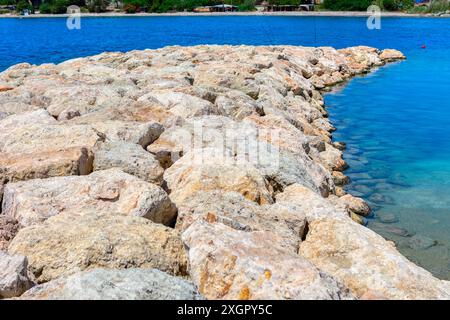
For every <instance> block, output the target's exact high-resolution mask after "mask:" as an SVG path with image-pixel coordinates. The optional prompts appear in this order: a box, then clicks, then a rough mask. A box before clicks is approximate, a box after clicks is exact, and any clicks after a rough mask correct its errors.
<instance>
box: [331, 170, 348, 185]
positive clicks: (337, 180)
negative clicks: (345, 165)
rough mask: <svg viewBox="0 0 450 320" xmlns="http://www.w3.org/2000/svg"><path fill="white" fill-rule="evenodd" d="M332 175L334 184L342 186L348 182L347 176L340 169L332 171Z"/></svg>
mask: <svg viewBox="0 0 450 320" xmlns="http://www.w3.org/2000/svg"><path fill="white" fill-rule="evenodd" d="M332 175H333V181H334V184H335V185H337V186H343V185H345V184H347V183H349V182H350V179H349V177H347V176H346V175H345V174H343V173H342V172H340V171H333V173H332Z"/></svg>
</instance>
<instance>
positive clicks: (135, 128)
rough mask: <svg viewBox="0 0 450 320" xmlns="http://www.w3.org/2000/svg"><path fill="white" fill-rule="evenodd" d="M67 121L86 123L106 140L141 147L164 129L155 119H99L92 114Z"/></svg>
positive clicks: (146, 144)
mask: <svg viewBox="0 0 450 320" xmlns="http://www.w3.org/2000/svg"><path fill="white" fill-rule="evenodd" d="M67 123H70V124H88V125H90V126H91V127H92V128H94V129H95V130H97V131H99V132H101V133H102V134H104V135H105V136H106V140H109V141H123V142H129V143H134V144H139V145H141V146H142V147H143V148H146V147H147V146H148V145H149V144H151V143H152V142H153V141H155V140H156V139H158V137H159V136H160V135H161V133H162V132H163V131H164V128H163V126H162V125H161V124H160V123H158V122H155V121H150V122H136V121H119V120H105V121H99V120H98V119H96V118H95V116H93V115H92V114H87V115H85V116H81V117H76V118H73V119H72V120H70V121H68V122H67Z"/></svg>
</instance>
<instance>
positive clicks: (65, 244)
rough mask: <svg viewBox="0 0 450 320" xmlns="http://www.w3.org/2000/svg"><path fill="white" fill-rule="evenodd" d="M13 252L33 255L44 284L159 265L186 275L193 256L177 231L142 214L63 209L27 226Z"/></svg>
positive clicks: (35, 269)
mask: <svg viewBox="0 0 450 320" xmlns="http://www.w3.org/2000/svg"><path fill="white" fill-rule="evenodd" d="M8 252H9V253H10V254H22V255H25V256H27V257H28V261H29V267H28V269H29V271H30V272H31V273H32V274H34V276H35V277H36V280H37V281H38V282H39V283H42V282H47V281H50V280H53V279H56V278H59V277H63V276H68V275H71V274H73V273H76V272H79V271H83V270H88V269H94V268H99V267H101V268H110V269H127V268H157V269H159V270H161V271H164V272H168V273H170V274H173V275H181V276H184V275H186V272H187V261H186V257H185V253H184V248H183V244H182V242H181V239H180V238H179V234H178V232H177V231H175V230H173V229H170V228H168V227H165V226H163V225H161V224H156V223H153V222H151V221H149V220H147V219H144V218H141V217H131V216H124V215H120V214H114V213H110V214H109V215H98V214H95V213H94V214H86V215H84V216H78V217H76V216H73V215H70V214H61V215H58V216H54V217H52V218H50V219H48V220H47V221H45V222H44V223H43V224H40V225H35V226H31V227H27V228H23V229H21V230H20V231H19V233H18V234H17V236H16V237H15V238H14V240H13V241H12V242H11V244H10V246H9V250H8Z"/></svg>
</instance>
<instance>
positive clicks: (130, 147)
mask: <svg viewBox="0 0 450 320" xmlns="http://www.w3.org/2000/svg"><path fill="white" fill-rule="evenodd" d="M110 168H118V169H121V170H122V171H124V172H126V173H129V174H131V175H133V176H136V177H138V178H139V179H142V180H145V181H148V182H151V183H154V184H157V185H161V184H162V176H163V173H164V169H163V168H162V167H161V165H160V164H159V161H158V160H157V159H156V158H155V156H154V155H152V154H151V153H149V152H147V151H145V150H144V149H143V148H142V147H141V146H140V145H137V144H133V143H127V142H121V141H116V142H107V143H104V144H102V145H101V146H100V147H99V148H98V149H97V150H96V151H95V153H94V168H93V169H94V171H98V170H105V169H110Z"/></svg>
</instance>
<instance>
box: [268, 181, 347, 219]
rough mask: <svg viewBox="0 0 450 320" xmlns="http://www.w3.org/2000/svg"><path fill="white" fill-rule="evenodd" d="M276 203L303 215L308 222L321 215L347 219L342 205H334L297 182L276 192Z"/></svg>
mask: <svg viewBox="0 0 450 320" xmlns="http://www.w3.org/2000/svg"><path fill="white" fill-rule="evenodd" d="M276 203H277V205H280V206H284V207H288V208H291V210H295V211H297V212H299V213H301V214H303V215H305V216H306V218H307V220H308V222H310V221H314V220H316V219H318V218H322V217H334V218H337V219H343V220H345V221H347V220H348V212H347V211H346V210H345V208H344V207H339V206H335V205H334V204H333V203H332V202H331V201H329V200H328V199H326V198H322V197H321V196H320V195H318V194H317V193H315V192H313V191H312V190H311V189H309V188H307V187H304V186H302V185H299V184H293V185H290V186H289V187H287V188H286V189H284V191H283V192H282V193H279V194H277V196H276Z"/></svg>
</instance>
